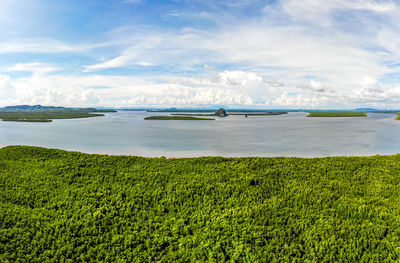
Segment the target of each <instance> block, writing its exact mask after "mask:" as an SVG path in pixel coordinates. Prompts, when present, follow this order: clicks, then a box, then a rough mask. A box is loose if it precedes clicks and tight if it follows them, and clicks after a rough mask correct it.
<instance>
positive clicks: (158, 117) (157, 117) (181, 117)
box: [144, 116, 215, 121]
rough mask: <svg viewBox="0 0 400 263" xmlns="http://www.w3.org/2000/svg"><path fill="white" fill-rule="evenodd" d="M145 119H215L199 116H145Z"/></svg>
mask: <svg viewBox="0 0 400 263" xmlns="http://www.w3.org/2000/svg"><path fill="white" fill-rule="evenodd" d="M144 119H145V120H188V121H213V120H215V119H212V118H198V117H192V116H150V117H146V118H144Z"/></svg>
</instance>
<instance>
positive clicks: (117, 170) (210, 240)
mask: <svg viewBox="0 0 400 263" xmlns="http://www.w3.org/2000/svg"><path fill="white" fill-rule="evenodd" d="M399 164H400V155H393V156H374V157H330V158H314V159H302V158H222V157H203V158H186V159H165V158H142V157H128V156H105V155H89V154H82V153H77V152H66V151H61V150H50V149H44V148H36V147H23V146H11V147H6V148H2V149H0V262H153V261H160V262H202V261H208V262H226V261H229V262H395V261H399V260H400V165H399Z"/></svg>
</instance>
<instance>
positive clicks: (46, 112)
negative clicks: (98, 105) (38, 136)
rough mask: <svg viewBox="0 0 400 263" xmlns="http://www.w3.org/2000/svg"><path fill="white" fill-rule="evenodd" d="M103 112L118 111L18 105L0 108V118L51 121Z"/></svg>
mask: <svg viewBox="0 0 400 263" xmlns="http://www.w3.org/2000/svg"><path fill="white" fill-rule="evenodd" d="M94 112H95V113H94ZM101 112H116V111H115V110H111V109H95V108H65V107H55V106H42V105H33V106H30V105H17V106H7V107H4V108H0V119H1V120H3V121H20V122H51V120H53V119H76V118H89V117H99V116H104V114H100V113H101Z"/></svg>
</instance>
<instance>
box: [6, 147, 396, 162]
mask: <svg viewBox="0 0 400 263" xmlns="http://www.w3.org/2000/svg"><path fill="white" fill-rule="evenodd" d="M5 147H32V148H43V149H49V150H60V151H66V152H78V153H82V154H89V155H104V156H134V157H142V158H165V159H191V158H300V159H321V158H336V157H337V158H342V157H346V158H352V157H374V156H394V155H398V154H400V152H396V153H374V154H359V155H339V154H336V155H314V156H312V155H309V156H300V155H295V154H294V155H222V154H188V155H185V154H184V155H174V154H173V153H172V154H170V155H168V154H167V153H159V154H150V153H149V154H146V153H141V154H140V153H138V154H134V153H105V152H94V151H84V150H75V149H63V148H56V147H47V146H36V145H21V144H10V145H0V149H2V148H5Z"/></svg>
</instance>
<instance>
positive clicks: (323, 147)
mask: <svg viewBox="0 0 400 263" xmlns="http://www.w3.org/2000/svg"><path fill="white" fill-rule="evenodd" d="M149 115H160V114H159V113H147V112H129V111H120V112H117V113H108V114H106V116H105V117H97V118H86V119H72V120H54V121H53V122H51V123H22V122H0V145H1V146H5V145H32V146H43V147H49V148H59V149H65V150H74V151H81V152H88V153H105V154H124V155H125V154H127V155H140V156H166V157H188V156H206V155H218V156H300V157H317V156H338V155H342V156H343V155H375V154H394V153H399V152H400V136H399V134H400V121H398V120H395V116H394V115H392V114H379V113H371V114H369V116H368V117H366V118H306V117H305V116H306V113H302V112H294V113H289V114H287V115H279V116H257V117H248V118H245V117H244V116H229V117H226V118H217V119H216V120H215V121H145V120H143V118H144V117H146V116H149ZM164 115H168V114H164Z"/></svg>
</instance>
